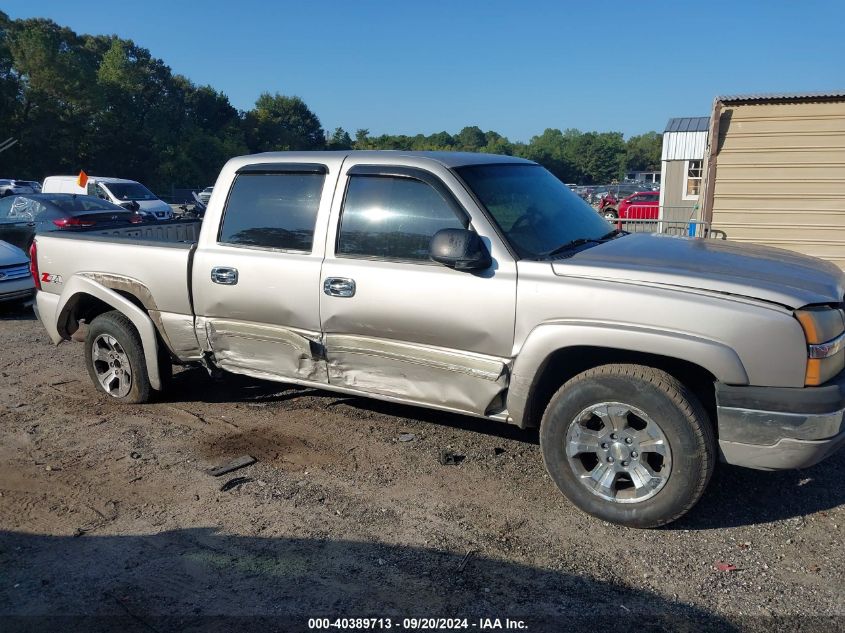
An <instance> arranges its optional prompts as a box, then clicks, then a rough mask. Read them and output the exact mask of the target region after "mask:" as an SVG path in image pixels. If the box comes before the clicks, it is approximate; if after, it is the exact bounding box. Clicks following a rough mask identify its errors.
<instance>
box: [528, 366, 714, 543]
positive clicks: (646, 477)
mask: <svg viewBox="0 0 845 633" xmlns="http://www.w3.org/2000/svg"><path fill="white" fill-rule="evenodd" d="M540 443H541V447H542V450H543V459H544V461H545V463H546V467H547V468H548V470H549V474H550V475H551V476H552V479H553V480H554V481H555V483H556V484H557V486H558V487H559V488H560V490H561V491H562V492H563V493H564V494H565V495H566V496H567V498H569V500H570V501H572V502H573V503H574V504H575V505H576V506H578V507H579V508H580V509H581V510H583V511H584V512H587V513H589V514H592V515H593V516H596V517H598V518H600V519H603V520H605V521H610V522H612V523H618V524H620V525H625V526H629V527H640V528H647V527H657V526H659V525H664V524H666V523H670V522H672V521H674V520H676V519H678V518H680V517H681V516H683V515H684V514H685V513H686V512H687V511H689V509H690V508H692V507H693V505H695V503H696V502H697V501H698V500H699V498H700V497H701V495H702V493H703V492H704V489H705V488H706V486H707V483H708V482H709V480H710V476H711V474H712V472H713V468H714V464H715V438H714V435H713V429H712V426H711V424H710V421H709V419H708V417H707V414H706V412H705V411H704V409H703V407H702V405H701V403H700V402H699V401H698V400H697V398H696V397H695V396H694V395H693V394H692V393H691V392H690V391H689V390H688V389H687V388H686V387H685V386H684V385H683V384H681V383H680V382H679V381H678V380H676V379H675V378H673V377H672V376H670V375H669V374H667V373H666V372H664V371H661V370H658V369H653V368H650V367H643V366H639V365H604V366H601V367H597V368H595V369H591V370H589V371H586V372H584V373H582V374H579V375H578V376H576V377H575V378H573V379H572V380H570V381H568V382H567V383H566V384H564V385H563V387H561V388H560V389H559V390H558V392H557V393H556V394H555V395H554V396H553V397H552V399H551V401H550V402H549V405H548V407H547V409H546V412H545V414H544V415H543V421H542V424H541V427H540Z"/></svg>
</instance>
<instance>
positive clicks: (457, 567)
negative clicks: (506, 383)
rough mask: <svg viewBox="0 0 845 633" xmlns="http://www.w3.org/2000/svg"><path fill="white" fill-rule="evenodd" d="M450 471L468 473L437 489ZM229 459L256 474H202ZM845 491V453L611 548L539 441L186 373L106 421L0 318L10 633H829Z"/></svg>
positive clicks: (41, 337)
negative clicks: (316, 632)
mask: <svg viewBox="0 0 845 633" xmlns="http://www.w3.org/2000/svg"><path fill="white" fill-rule="evenodd" d="M403 434H412V436H413V437H407V436H403V437H402V439H403V440H407V441H400V439H399V438H400V436H402V435H403ZM443 449H448V450H452V451H454V452H456V453H458V454H460V455H463V456H465V457H464V459H463V460H462V461H461V462H460V463H459V464H456V465H445V466H444V465H441V463H440V462H439V459H438V456H439V455H440V453H441V451H442V450H443ZM245 453H248V454H251V455H253V456H255V457H256V458H257V459H258V462H257V463H256V464H254V465H252V466H249V467H247V468H244V469H242V470H240V471H237V472H234V473H231V474H229V475H224V476H222V477H219V478H215V477H212V476H210V475H208V474H207V473H206V472H205V470H206V469H208V468H210V467H212V466H216V465H219V464H222V463H225V462H226V461H227V460H229V459H230V458H233V457H237V456H239V455H242V454H245ZM234 477H246V478H248V480H247V481H246V482H245V483H242V484H241V485H236V486H234V487H233V488H232V489H231V490H228V491H221V486H222V485H223V484H224V483H226V482H227V481H229V480H231V479H233V478H234ZM843 482H845V453H840V454H838V455H836V456H834V457H833V458H831V459H830V460H828V461H827V462H825V463H823V464H822V465H820V466H817V467H815V468H813V469H810V470H806V471H801V472H785V473H762V472H755V471H748V470H742V469H734V468H729V467H722V468H720V469H719V470H718V472H717V474H716V476H715V478H714V480H713V482H712V484H711V486H710V489H709V491H708V493H707V494H706V496H705V498H704V499H703V500H702V502H701V503H700V504H699V505H698V507H697V508H695V509H694V510H693V512H692V513H691V514H690V515H688V517H686V518H685V519H683V520H682V521H680V522H678V523H676V524H674V525H672V526H670V527H668V528H664V529H660V530H652V531H635V530H628V529H624V528H618V527H615V526H612V525H609V524H606V523H602V522H601V521H598V520H595V519H592V518H590V517H588V516H585V515H583V514H581V513H580V512H578V511H576V510H575V509H574V508H573V507H572V506H571V505H570V504H569V503H568V502H567V501H566V499H565V498H564V497H563V496H561V495H560V494H559V493H558V492H557V490H556V489H555V487H554V486H553V484H552V483H551V481H550V480H549V479H548V478H547V477H546V475H545V472H544V469H543V466H542V462H541V457H540V451H539V446H538V443H537V434H536V432H525V431H520V430H518V429H514V428H510V427H508V426H504V425H495V424H493V423H487V422H485V421H482V420H474V419H470V418H464V417H460V416H452V415H446V414H441V413H433V412H430V411H426V410H423V409H417V408H412V407H400V406H395V405H387V404H383V403H378V402H375V401H368V400H362V399H356V398H349V397H345V396H338V395H333V394H330V393H327V392H320V391H315V390H310V389H299V388H291V387H288V386H286V385H281V384H276V383H267V382H261V381H257V380H251V379H244V378H239V377H236V376H228V377H226V378H225V379H223V380H222V381H212V380H211V379H209V378H208V377H207V375H205V374H204V372H203V371H201V370H197V369H190V370H186V371H182V372H180V373H178V374H177V376H176V378H175V380H174V387H173V389H172V391H171V392H170V393H168V394H167V395H166V397H164V398H161V399H160V400H159V401H158V402H156V403H154V404H150V405H146V406H116V405H113V404H111V403H110V402H108V401H107V400H106V398H105V397H104V396H101V395H98V394H97V393H96V392H95V390H94V388H93V386H92V385H91V384H90V383H89V380H88V377H87V374H86V372H85V369H84V366H83V363H82V350H81V346H80V345H79V344H65V345H62V346H60V347H58V348H55V347H53V346H52V345H51V344H50V342H49V340H48V338H47V336H46V334H45V333H44V332H43V330H42V328H41V326H40V324H39V323H38V322H37V321H35V320H34V318H33V317H32V315H31V313H30V312H29V311H26V310H22V311H17V312H15V311H11V312H10V311H8V310H6V311H5V312H3V313H2V315H0V493H2V497H0V616H2V619H0V628H2V629H4V630H33V631H35V630H47V629H50V630H71V629H77V630H96V629H102V630H107V629H111V628H113V627H116V626H119V627H120V628H121V629H122V630H123V631H126V632H129V631H169V630H196V631H200V630H203V631H208V630H237V629H249V630H260V629H268V630H304V629H307V628H308V618H314V617H330V618H336V617H362V616H367V617H375V618H391V622H392V628H394V629H400V630H401V629H402V628H403V619H404V618H426V617H458V618H468V619H469V620H468V627H469V628H470V629H476V630H483V627H481V626H480V625H482V624H484V622H483V620H481V619H482V618H491V619H493V618H500V619H501V626H502V627H504V626H505V620H504V619H505V618H510V619H511V620H518V619H523V620H525V621H526V626H528V630H533V631H538V630H550V631H555V630H572V629H590V630H594V629H596V628H597V627H601V628H606V627H608V626H610V625H611V624H612V626H613V629H614V630H633V629H637V630H638V631H660V630H667V631H671V630H690V631H700V630H725V629H728V630H730V629H732V628H735V629H741V630H747V629H755V630H756V629H759V630H767V629H771V628H773V627H775V626H777V627H778V628H783V629H790V630H795V629H801V630H832V629H836V628H839V629H840V630H841V628H842V627H843V625H845V617H844V616H845V606H843V604H845V583H843V582H842V575H841V574H842V569H843V564H845V548H843V535H845V486H843ZM717 563H728V564H731V565H734V566H736V569H735V570H733V571H720V570H718V569H717V568H716V565H717ZM10 616H17V617H14V618H12V617H10ZM74 616H87V619H80V618H75V617H74ZM50 618H55V619H52V620H51V619H50ZM407 624H411V623H407ZM493 624H495V622H493ZM488 630H492V629H488Z"/></svg>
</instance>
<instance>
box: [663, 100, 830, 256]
mask: <svg viewBox="0 0 845 633" xmlns="http://www.w3.org/2000/svg"><path fill="white" fill-rule="evenodd" d="M704 172H705V174H704V184H703V200H702V217H703V219H704V220H705V221H709V222H710V223H711V228H712V230H714V231H722V232H723V233H724V235H725V237H727V239H729V240H736V241H739V242H757V243H761V244H767V245H770V246H776V247H779V248H786V249H790V250H794V251H798V252H799V253H805V254H807V255H814V256H816V257H821V258H824V259H827V260H829V261H831V262H833V263H835V264H837V265H838V266H840V267H842V268H845V92H843V93H822V94H780V95H747V96H730V97H717V98H716V100H715V101H714V105H713V113H712V116H711V119H710V131H709V136H708V145H707V151H706V155H705V165H704ZM664 183H665V180H664Z"/></svg>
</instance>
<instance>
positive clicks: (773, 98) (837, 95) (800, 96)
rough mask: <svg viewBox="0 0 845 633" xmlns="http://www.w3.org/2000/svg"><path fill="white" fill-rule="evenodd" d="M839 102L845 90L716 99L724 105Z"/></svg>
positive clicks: (843, 97) (775, 93)
mask: <svg viewBox="0 0 845 633" xmlns="http://www.w3.org/2000/svg"><path fill="white" fill-rule="evenodd" d="M838 100H845V90H829V91H824V92H773V93H759V94H747V95H724V96H721V97H716V101H721V102H722V103H724V104H740V103H766V102H775V103H778V102H779V103H786V102H790V101H838Z"/></svg>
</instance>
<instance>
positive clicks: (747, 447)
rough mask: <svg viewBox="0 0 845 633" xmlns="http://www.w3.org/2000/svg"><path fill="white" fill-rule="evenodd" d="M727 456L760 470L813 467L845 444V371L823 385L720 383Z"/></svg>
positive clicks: (722, 444)
mask: <svg viewBox="0 0 845 633" xmlns="http://www.w3.org/2000/svg"><path fill="white" fill-rule="evenodd" d="M716 405H717V414H718V424H719V451H720V453H721V458H722V460H723V461H725V462H727V463H729V464H736V465H738V466H746V467H748V468H757V469H760V470H783V469H789V468H807V467H809V466H812V465H813V464H817V463H818V462H820V461H821V460H823V459H824V458H825V457H827V456H829V455H830V454H831V453H833V452H835V451H836V450H837V449H839V448H841V447H842V446H843V445H845V422H844V421H843V420H845V372H842V373H840V374H839V375H838V376H837V377H836V378H834V379H833V380H831V381H830V382H828V383H826V384H824V385H821V386H819V387H804V388H782V387H736V386H730V385H724V384H721V383H716Z"/></svg>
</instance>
